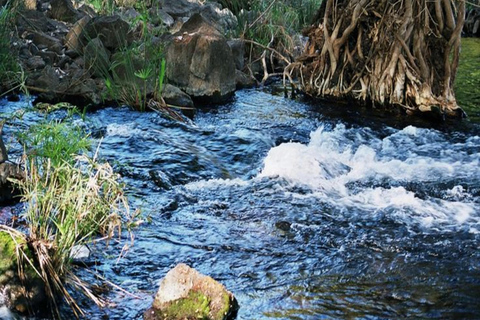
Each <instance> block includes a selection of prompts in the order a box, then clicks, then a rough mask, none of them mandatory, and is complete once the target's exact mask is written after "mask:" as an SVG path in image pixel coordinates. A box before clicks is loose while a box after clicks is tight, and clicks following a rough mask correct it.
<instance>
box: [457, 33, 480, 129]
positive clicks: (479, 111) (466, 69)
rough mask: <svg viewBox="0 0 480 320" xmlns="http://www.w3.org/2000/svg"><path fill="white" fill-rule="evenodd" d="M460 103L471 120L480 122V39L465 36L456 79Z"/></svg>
mask: <svg viewBox="0 0 480 320" xmlns="http://www.w3.org/2000/svg"><path fill="white" fill-rule="evenodd" d="M455 95H456V97H457V101H458V104H459V105H460V106H461V107H462V108H463V110H464V111H465V112H466V113H467V115H468V117H469V118H470V120H471V121H474V122H477V123H479V122H480V39H478V38H463V39H462V51H461V53H460V63H459V66H458V71H457V78H456V79H455Z"/></svg>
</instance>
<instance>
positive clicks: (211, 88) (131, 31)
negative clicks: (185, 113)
mask: <svg viewBox="0 0 480 320" xmlns="http://www.w3.org/2000/svg"><path fill="white" fill-rule="evenodd" d="M25 1H27V0H25ZM28 1H29V0H28ZM135 3H136V2H135V1H128V0H125V1H116V4H117V5H121V6H125V8H123V9H121V10H120V11H118V15H111V16H98V15H97V14H96V13H95V12H94V11H93V9H92V8H90V7H88V6H87V5H85V4H83V5H82V6H81V7H78V5H79V4H78V3H77V2H74V1H72V0H41V1H33V2H30V4H29V6H28V7H29V8H32V9H33V10H26V11H25V12H22V14H20V15H18V19H17V25H16V30H18V35H19V38H18V39H15V40H14V41H12V43H14V45H15V47H16V48H15V51H16V52H18V54H19V58H20V61H21V64H22V69H23V70H24V71H25V78H26V83H25V84H26V87H27V88H28V90H29V91H30V92H31V93H33V94H36V95H37V97H38V98H37V101H43V102H49V103H57V102H60V101H68V102H73V103H75V104H77V105H78V106H82V105H83V106H84V105H99V104H102V103H105V102H111V101H113V100H115V98H116V97H115V96H113V94H112V91H110V90H107V89H106V83H107V81H106V80H111V79H115V78H116V77H117V76H118V79H120V80H122V79H124V78H125V77H123V76H122V74H124V73H122V72H117V71H119V70H120V71H121V68H122V61H121V59H120V63H119V59H118V57H119V56H120V57H122V56H123V57H125V50H124V49H125V47H126V46H127V47H129V48H130V49H128V50H133V51H135V50H137V51H135V52H141V53H142V54H138V55H133V58H129V59H134V60H135V61H133V60H132V61H127V63H128V65H129V66H133V68H131V69H132V70H133V71H132V70H131V72H129V74H128V75H127V76H128V77H129V79H127V80H126V81H128V83H133V84H135V83H137V82H138V81H137V80H139V79H138V78H137V76H135V72H136V71H139V70H147V69H148V67H149V66H148V65H145V61H148V60H149V59H150V57H151V54H150V53H149V54H150V55H147V54H144V53H145V50H144V49H143V46H145V43H144V42H143V40H145V39H144V38H143V36H142V34H143V32H144V31H145V30H147V29H148V30H149V31H148V33H149V39H150V40H148V41H150V42H149V43H148V45H149V46H150V47H153V48H156V47H158V50H164V48H165V46H168V44H170V43H172V45H171V46H170V47H169V53H168V54H167V55H168V57H169V58H168V61H167V68H166V70H167V73H168V76H167V78H168V79H169V80H170V83H171V84H172V85H175V86H177V87H179V88H180V89H181V90H182V92H180V91H178V90H173V91H172V90H169V91H165V94H164V99H165V101H167V103H169V104H172V105H179V106H182V107H185V106H187V107H190V106H192V104H193V102H192V99H191V98H190V97H187V96H186V95H188V96H191V97H193V98H194V99H195V101H197V102H207V103H211V102H214V103H222V102H224V101H227V100H228V98H229V97H231V96H232V94H233V92H234V90H235V83H236V80H235V79H236V78H238V76H237V77H236V72H235V66H236V67H237V69H241V68H243V66H242V64H243V56H242V54H243V51H244V49H243V42H242V41H241V40H235V41H232V42H231V43H230V45H231V46H230V47H229V46H228V45H227V44H226V39H225V37H224V36H223V33H224V32H226V31H227V30H232V29H233V28H235V26H236V24H237V21H236V17H235V16H234V15H233V14H232V13H231V12H230V11H229V10H228V9H221V6H220V5H219V4H218V3H216V2H205V1H199V0H158V2H156V3H155V5H152V6H151V7H150V8H148V14H149V18H148V22H147V25H146V29H144V26H143V22H142V23H139V18H138V17H139V16H140V13H138V12H137V11H136V10H135V9H134V8H132V7H131V6H132V5H135ZM147 5H148V4H147ZM35 8H36V9H35ZM199 17H200V18H199ZM189 18H190V19H189ZM187 20H188V22H186V23H185V21H187ZM175 30H181V31H180V32H179V33H176V34H175ZM173 34H175V36H173ZM150 36H151V38H150ZM172 39H174V40H172ZM134 46H136V47H134ZM232 51H233V52H234V53H235V55H234V56H232ZM139 59H143V63H138V64H137V63H136V60H139ZM123 60H125V59H123ZM127 60H128V59H127ZM130 62H132V63H130ZM123 63H124V62H123ZM237 73H238V72H237ZM242 79H243V80H248V79H246V78H245V77H242ZM150 80H151V79H150ZM150 80H149V81H147V83H148V86H147V87H146V88H147V89H148V90H147V92H146V94H144V93H143V92H142V95H143V96H148V97H150V96H153V95H154V94H156V93H155V92H152V90H153V91H155V90H156V87H155V85H152V84H151V83H150V82H151V81H150ZM141 83H142V86H141V87H142V88H141V89H142V90H143V89H144V88H145V86H143V84H144V82H141ZM243 83H244V84H242V85H240V86H239V87H243V86H244V85H249V84H248V83H249V82H248V81H243ZM8 85H9V84H0V86H1V87H2V88H3V86H8ZM8 89H10V88H8V87H7V88H3V89H2V90H8Z"/></svg>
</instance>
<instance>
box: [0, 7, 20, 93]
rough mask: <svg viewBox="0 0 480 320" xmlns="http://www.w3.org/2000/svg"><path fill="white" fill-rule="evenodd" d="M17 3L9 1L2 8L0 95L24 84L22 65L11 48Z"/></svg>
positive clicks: (0, 15)
mask: <svg viewBox="0 0 480 320" xmlns="http://www.w3.org/2000/svg"><path fill="white" fill-rule="evenodd" d="M17 2H18V1H7V3H6V5H5V6H3V7H2V6H0V95H2V94H4V93H5V92H3V91H4V90H5V91H10V90H11V89H12V88H15V87H18V86H19V85H20V84H21V83H22V77H21V68H20V64H19V62H18V59H17V55H16V54H13V51H12V46H11V39H12V37H13V33H14V30H15V29H14V28H13V26H14V23H15V18H16V17H15V15H16V13H17V11H18V6H19V5H18V4H17Z"/></svg>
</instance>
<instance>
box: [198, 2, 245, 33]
mask: <svg viewBox="0 0 480 320" xmlns="http://www.w3.org/2000/svg"><path fill="white" fill-rule="evenodd" d="M200 14H201V15H202V17H204V18H205V20H207V21H208V22H210V23H211V24H213V25H215V26H216V28H217V29H219V30H220V31H221V32H222V33H224V34H225V33H227V32H228V31H231V30H234V29H236V28H237V26H238V20H237V17H235V15H234V14H233V13H232V12H231V11H230V10H228V9H221V7H220V5H219V4H218V3H216V2H208V3H206V4H205V5H204V6H202V7H201V8H200Z"/></svg>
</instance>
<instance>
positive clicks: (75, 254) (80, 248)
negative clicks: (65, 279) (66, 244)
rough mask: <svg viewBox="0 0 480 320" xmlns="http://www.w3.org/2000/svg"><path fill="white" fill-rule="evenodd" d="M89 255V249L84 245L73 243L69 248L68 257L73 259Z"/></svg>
mask: <svg viewBox="0 0 480 320" xmlns="http://www.w3.org/2000/svg"><path fill="white" fill-rule="evenodd" d="M89 257H90V249H89V248H88V247H87V246H86V245H80V244H77V245H74V246H73V247H72V250H70V258H71V259H73V260H75V261H82V260H85V259H88V258H89Z"/></svg>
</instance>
